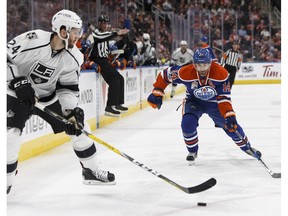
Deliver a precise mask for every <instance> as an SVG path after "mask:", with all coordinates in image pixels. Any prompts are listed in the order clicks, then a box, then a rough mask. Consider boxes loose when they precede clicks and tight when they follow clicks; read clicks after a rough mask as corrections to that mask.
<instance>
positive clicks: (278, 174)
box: [271, 173, 281, 178]
mask: <svg viewBox="0 0 288 216" xmlns="http://www.w3.org/2000/svg"><path fill="white" fill-rule="evenodd" d="M271 176H272V177H273V178H281V173H273V174H272V175H271Z"/></svg>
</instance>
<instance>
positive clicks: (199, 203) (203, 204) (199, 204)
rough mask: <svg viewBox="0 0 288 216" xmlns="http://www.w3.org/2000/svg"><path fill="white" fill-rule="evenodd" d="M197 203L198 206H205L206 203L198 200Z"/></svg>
mask: <svg viewBox="0 0 288 216" xmlns="http://www.w3.org/2000/svg"><path fill="white" fill-rule="evenodd" d="M197 205H198V206H207V203H203V202H198V203H197Z"/></svg>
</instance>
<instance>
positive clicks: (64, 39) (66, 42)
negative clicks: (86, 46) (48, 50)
mask: <svg viewBox="0 0 288 216" xmlns="http://www.w3.org/2000/svg"><path fill="white" fill-rule="evenodd" d="M66 32H67V37H66V38H63V37H62V36H61V35H60V34H58V36H59V37H60V38H61V39H62V40H63V41H64V44H65V49H66V50H68V40H69V37H70V34H69V33H68V31H66Z"/></svg>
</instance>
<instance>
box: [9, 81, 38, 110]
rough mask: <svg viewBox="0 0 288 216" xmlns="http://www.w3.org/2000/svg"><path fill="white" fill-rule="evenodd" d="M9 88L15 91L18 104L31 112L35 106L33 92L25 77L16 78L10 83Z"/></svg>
mask: <svg viewBox="0 0 288 216" xmlns="http://www.w3.org/2000/svg"><path fill="white" fill-rule="evenodd" d="M9 88H10V89H12V90H14V91H15V94H16V96H17V98H18V100H19V102H20V103H21V104H23V105H25V106H27V107H30V109H31V110H32V109H33V107H34V105H35V91H34V89H33V88H32V86H31V83H30V82H29V80H28V78H27V77H26V76H20V77H16V78H15V79H13V80H11V81H10V84H9Z"/></svg>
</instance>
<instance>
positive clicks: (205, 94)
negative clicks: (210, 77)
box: [193, 86, 217, 101]
mask: <svg viewBox="0 0 288 216" xmlns="http://www.w3.org/2000/svg"><path fill="white" fill-rule="evenodd" d="M193 93H194V95H195V97H196V98H199V99H200V100H204V101H207V100H209V99H211V98H213V97H215V96H216V95H217V92H216V90H215V89H214V88H212V87H210V86H203V87H201V88H198V89H195V90H194V92H193Z"/></svg>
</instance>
